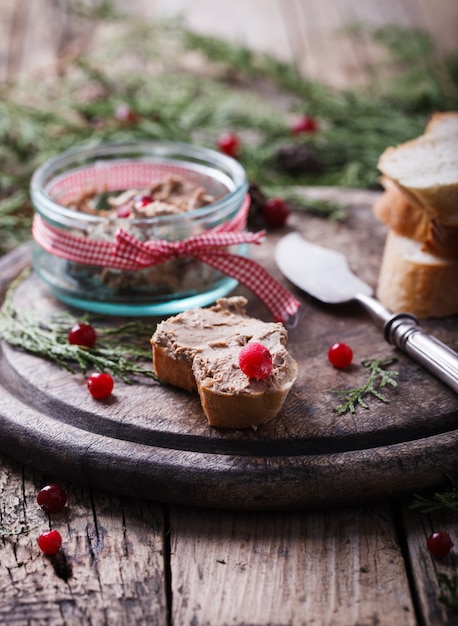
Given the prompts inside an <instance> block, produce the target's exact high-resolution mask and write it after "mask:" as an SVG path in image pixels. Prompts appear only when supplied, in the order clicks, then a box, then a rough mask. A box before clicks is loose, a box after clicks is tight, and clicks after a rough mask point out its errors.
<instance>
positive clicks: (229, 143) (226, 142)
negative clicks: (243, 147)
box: [218, 133, 240, 159]
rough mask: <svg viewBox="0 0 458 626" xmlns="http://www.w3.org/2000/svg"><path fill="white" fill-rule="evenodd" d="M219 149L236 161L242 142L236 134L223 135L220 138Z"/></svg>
mask: <svg viewBox="0 0 458 626" xmlns="http://www.w3.org/2000/svg"><path fill="white" fill-rule="evenodd" d="M218 148H219V150H220V151H221V152H223V153H224V154H227V155H228V156H230V157H233V158H234V159H235V158H237V157H238V155H239V152H240V140H239V138H238V137H237V135H235V134H234V133H223V134H222V135H220V137H219V138H218Z"/></svg>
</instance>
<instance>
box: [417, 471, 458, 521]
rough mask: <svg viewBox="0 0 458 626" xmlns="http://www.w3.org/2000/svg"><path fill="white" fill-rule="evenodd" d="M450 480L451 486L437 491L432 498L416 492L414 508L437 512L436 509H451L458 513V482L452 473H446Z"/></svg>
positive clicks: (425, 511) (421, 510)
mask: <svg viewBox="0 0 458 626" xmlns="http://www.w3.org/2000/svg"><path fill="white" fill-rule="evenodd" d="M446 478H447V479H448V481H449V482H450V488H449V489H446V490H445V491H441V492H436V493H435V494H434V495H433V497H432V498H428V497H426V496H422V495H418V494H415V495H414V498H415V501H414V503H413V504H412V506H411V508H412V509H419V510H420V512H421V513H424V514H427V513H435V512H436V511H441V510H444V509H446V510H449V511H452V513H455V514H458V482H457V481H456V480H454V479H453V478H452V477H451V476H450V475H448V474H447V475H446Z"/></svg>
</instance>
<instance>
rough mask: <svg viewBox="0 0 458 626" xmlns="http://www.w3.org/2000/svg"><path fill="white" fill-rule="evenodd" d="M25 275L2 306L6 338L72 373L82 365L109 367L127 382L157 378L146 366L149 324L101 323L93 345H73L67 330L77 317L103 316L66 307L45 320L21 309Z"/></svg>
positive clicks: (91, 320)
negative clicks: (18, 293)
mask: <svg viewBox="0 0 458 626" xmlns="http://www.w3.org/2000/svg"><path fill="white" fill-rule="evenodd" d="M23 278H24V276H23V275H21V276H19V277H18V278H17V279H16V280H15V281H13V282H12V283H11V285H10V286H9V289H8V291H7V294H6V296H5V301H4V303H3V306H2V308H1V310H0V328H1V331H0V336H1V338H2V339H3V340H4V341H6V342H7V343H9V344H10V345H11V346H14V347H17V348H21V349H23V350H26V351H27V352H30V353H31V354H34V355H36V356H38V357H41V358H45V359H47V360H49V361H52V362H53V363H55V364H56V365H57V366H59V367H61V368H63V369H66V370H67V371H68V372H71V373H75V372H76V371H77V369H79V370H80V371H81V372H82V373H83V374H85V373H86V372H87V371H88V370H89V369H90V368H94V369H96V370H98V371H100V372H104V371H109V372H111V373H112V374H113V375H114V376H117V377H118V378H120V379H121V380H122V381H123V382H125V383H131V382H132V377H133V376H144V377H146V378H152V379H154V380H156V381H157V380H158V379H157V376H156V374H155V372H154V371H153V370H152V369H148V368H146V367H145V364H146V363H148V364H150V363H151V358H152V357H151V348H150V347H149V341H148V340H149V337H151V335H152V333H153V332H154V328H152V327H151V326H150V325H149V324H145V323H142V322H140V321H132V322H127V323H125V324H122V325H120V326H118V327H116V328H108V327H104V326H103V325H101V324H100V325H98V326H97V329H96V333H97V341H96V345H95V346H94V348H86V347H83V346H78V345H72V344H70V343H69V342H68V332H69V330H70V328H71V327H72V326H73V324H75V323H76V322H78V321H85V322H87V323H94V322H95V321H101V318H98V317H96V316H93V317H92V318H91V317H90V316H88V315H87V314H85V315H82V316H81V317H80V318H79V319H76V318H74V317H73V316H72V315H71V314H70V313H68V312H66V311H63V312H60V313H54V314H52V315H50V317H49V318H48V319H46V320H45V319H43V317H42V315H41V314H39V313H36V312H32V311H24V310H19V309H18V308H16V307H15V306H14V304H13V293H14V291H15V289H16V287H17V285H18V284H19V282H20V281H22V280H23ZM146 346H148V347H146Z"/></svg>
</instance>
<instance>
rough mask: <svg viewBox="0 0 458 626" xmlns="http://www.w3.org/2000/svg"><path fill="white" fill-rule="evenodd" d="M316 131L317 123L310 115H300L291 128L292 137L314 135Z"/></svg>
mask: <svg viewBox="0 0 458 626" xmlns="http://www.w3.org/2000/svg"><path fill="white" fill-rule="evenodd" d="M317 130H318V122H317V121H316V119H315V118H314V117H312V116H311V115H301V117H299V118H298V119H297V120H296V121H295V122H294V124H293V125H292V126H291V132H292V134H293V135H302V134H305V133H315V132H316V131H317Z"/></svg>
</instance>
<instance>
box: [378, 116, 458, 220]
mask: <svg viewBox="0 0 458 626" xmlns="http://www.w3.org/2000/svg"><path fill="white" fill-rule="evenodd" d="M436 123H440V122H436ZM442 123H443V122H442ZM453 125H454V123H453ZM433 128H434V124H433ZM378 167H379V169H380V171H381V172H382V173H383V174H384V176H387V177H388V178H390V179H391V180H392V181H394V182H395V183H396V184H397V185H398V187H399V188H400V189H401V190H402V191H403V193H405V195H406V196H407V197H408V198H409V199H410V200H411V201H412V202H413V204H416V205H420V206H422V207H423V208H424V209H425V210H426V211H427V213H428V215H429V216H430V217H431V218H434V219H437V220H438V221H440V222H443V223H447V224H458V133H455V132H452V133H450V134H447V133H443V132H439V131H437V132H434V131H430V132H429V133H428V134H426V135H422V136H421V137H418V138H417V139H413V140H411V141H407V142H406V143H403V144H401V145H399V146H397V147H389V148H387V149H386V150H385V151H384V152H383V154H382V155H381V157H380V159H379V162H378Z"/></svg>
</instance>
